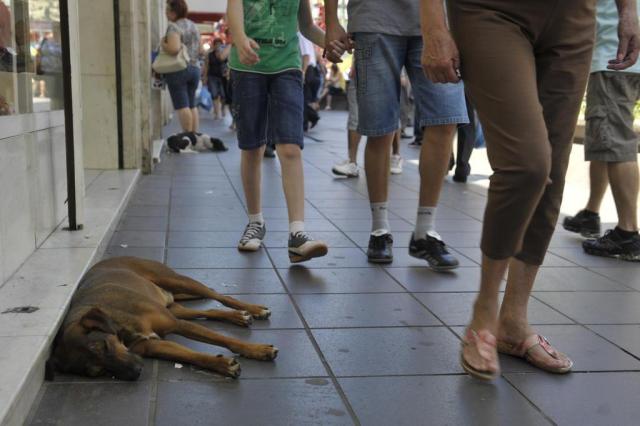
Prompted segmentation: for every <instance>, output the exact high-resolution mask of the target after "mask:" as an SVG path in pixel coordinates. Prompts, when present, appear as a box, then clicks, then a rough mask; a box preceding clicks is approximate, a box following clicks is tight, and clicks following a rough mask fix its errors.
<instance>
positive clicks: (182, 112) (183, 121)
mask: <svg viewBox="0 0 640 426" xmlns="http://www.w3.org/2000/svg"><path fill="white" fill-rule="evenodd" d="M176 114H178V121H180V126H181V127H182V130H183V131H185V132H193V115H192V113H191V110H190V109H189V108H181V109H179V110H176Z"/></svg>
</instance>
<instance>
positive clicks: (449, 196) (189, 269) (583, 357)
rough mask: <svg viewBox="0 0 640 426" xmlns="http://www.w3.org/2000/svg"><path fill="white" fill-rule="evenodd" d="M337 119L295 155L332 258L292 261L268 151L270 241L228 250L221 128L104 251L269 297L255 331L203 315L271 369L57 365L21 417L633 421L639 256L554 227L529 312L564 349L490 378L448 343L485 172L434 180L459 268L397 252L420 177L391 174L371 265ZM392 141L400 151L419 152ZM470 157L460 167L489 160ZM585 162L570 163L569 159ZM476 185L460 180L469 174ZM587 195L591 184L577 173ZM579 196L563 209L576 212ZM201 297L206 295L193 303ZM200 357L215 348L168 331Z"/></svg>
mask: <svg viewBox="0 0 640 426" xmlns="http://www.w3.org/2000/svg"><path fill="white" fill-rule="evenodd" d="M345 119H346V117H345V115H344V114H343V113H338V112H332V113H327V114H325V115H324V118H323V120H322V121H321V122H320V124H319V126H318V128H317V129H315V130H314V131H313V133H312V136H313V137H314V138H316V139H319V140H321V142H316V141H313V140H308V141H307V145H306V148H305V150H304V157H305V162H306V164H305V176H306V189H307V202H306V207H307V218H308V219H307V228H308V230H310V231H311V232H312V233H313V235H314V236H315V237H317V238H322V239H325V240H326V241H327V242H328V243H329V244H330V246H331V249H330V252H329V255H328V256H327V257H325V258H322V259H317V260H314V261H311V262H308V263H306V264H302V265H300V266H293V267H292V266H290V264H289V262H288V258H287V253H286V248H285V247H286V240H287V220H286V208H285V203H284V196H283V194H282V190H281V182H280V176H279V168H278V162H277V161H276V160H273V159H266V160H265V164H264V172H263V180H264V191H263V198H264V213H265V216H266V218H267V229H268V232H267V239H266V248H264V249H262V250H261V251H260V252H258V253H255V254H240V253H238V251H237V250H236V249H235V245H236V243H237V240H238V238H239V236H240V233H241V231H242V229H243V227H244V226H245V224H246V223H245V222H246V216H245V210H244V205H243V204H244V201H243V196H242V185H241V181H240V176H239V155H238V149H237V148H236V147H235V143H234V142H233V134H231V133H229V132H228V131H227V130H226V127H225V126H223V125H222V124H221V123H218V124H216V125H214V123H213V122H212V121H205V122H204V126H203V127H204V130H205V131H209V132H211V133H212V134H214V135H219V136H222V137H223V138H224V139H225V140H226V141H227V142H228V144H229V145H230V146H231V149H230V151H229V152H227V153H223V154H219V155H215V154H181V155H168V156H166V157H165V159H164V160H163V162H162V163H161V164H160V166H159V167H158V168H157V170H156V171H155V173H154V174H153V175H151V176H145V177H144V178H143V179H142V180H141V183H140V184H139V187H138V189H137V192H136V194H135V195H134V196H133V198H132V200H131V202H130V205H129V207H128V209H127V211H126V213H125V216H124V218H123V220H122V222H121V223H120V226H119V228H118V230H117V232H116V234H115V235H114V237H113V239H112V241H111V247H110V249H109V250H108V255H109V256H115V255H122V254H127V255H136V256H141V257H146V258H151V259H157V260H160V261H165V262H166V263H167V264H168V265H169V266H171V267H173V268H177V269H179V270H180V272H182V273H185V274H187V275H190V276H192V277H194V278H196V279H198V280H201V281H202V282H204V283H206V284H207V285H209V286H211V287H213V288H215V289H216V290H218V291H220V292H223V293H228V294H234V295H238V298H240V299H243V300H246V301H249V302H255V303H261V304H265V305H268V306H269V307H270V308H271V310H272V312H273V314H272V318H271V320H270V321H266V322H265V321H257V322H255V323H254V325H253V326H252V328H251V329H242V328H239V327H234V326H228V325H221V324H219V323H207V326H208V327H211V328H213V329H216V330H221V331H223V332H225V333H228V334H230V335H233V336H237V337H240V338H243V339H248V340H251V341H260V342H268V343H272V344H275V345H276V346H277V347H279V348H280V354H279V357H278V359H277V360H276V361H275V362H274V363H263V362H257V361H251V360H246V359H241V363H242V377H241V378H240V379H239V380H237V381H234V380H229V379H224V378H221V377H218V376H215V375H213V374H209V373H207V372H203V371H199V370H196V369H194V368H191V367H189V366H184V367H182V368H176V366H175V365H174V364H173V363H169V362H164V361H153V360H148V361H147V363H146V368H145V371H144V373H143V376H142V377H141V379H140V380H139V381H138V382H136V383H122V382H115V381H110V380H102V381H96V380H86V379H81V378H75V377H64V376H60V377H58V378H57V379H56V381H55V382H53V383H47V384H45V386H44V387H43V390H42V392H41V399H40V400H39V403H38V404H36V406H34V408H33V412H32V419H31V424H59V425H65V426H71V425H83V426H84V425H95V426H97V425H156V424H157V425H168V426H175V425H232V424H233V425H307V424H317V425H333V424H337V425H349V424H363V425H441V424H442V425H443V424H449V425H462V424H474V425H494V424H504V425H512V424H514V425H515V424H517V425H530V424H531V425H538V424H554V423H555V424H561V425H605V424H606V425H613V424H616V425H632V424H638V419H639V418H640V405H639V404H638V396H639V395H640V292H639V291H640V265H638V264H630V263H623V262H618V261H615V260H607V259H600V258H594V257H589V256H586V255H584V254H583V253H582V250H581V249H580V246H579V243H580V240H579V239H578V238H577V237H574V236H573V235H571V234H568V233H565V232H563V231H562V230H559V231H558V232H557V234H556V236H555V237H554V240H553V242H552V248H551V253H550V254H549V256H548V258H547V261H546V263H545V265H544V267H543V268H542V270H541V273H540V278H539V279H538V283H537V286H536V287H535V293H534V297H533V298H532V300H531V303H530V319H531V322H532V323H533V324H535V325H536V329H538V330H539V331H540V332H542V333H543V334H545V335H546V336H548V337H549V338H550V339H551V340H552V341H553V342H554V343H555V344H556V345H557V346H558V347H559V348H560V349H562V350H563V351H566V352H567V353H568V354H570V355H571V356H572V357H573V359H574V361H575V371H574V373H572V374H570V375H567V376H564V377H558V376H552V375H549V374H544V373H541V372H537V371H535V370H533V369H532V368H530V367H529V366H527V365H526V364H525V363H523V362H520V361H518V360H514V359H510V358H502V360H501V361H502V368H503V372H504V374H503V377H502V378H501V379H500V380H498V381H497V383H495V384H493V385H488V384H483V383H479V382H477V381H474V380H471V379H470V378H468V377H467V376H465V375H464V374H463V373H462V370H461V368H460V367H459V364H458V353H459V345H460V343H459V340H458V335H459V334H460V333H461V331H462V327H463V326H464V325H465V323H466V321H467V319H468V317H469V312H470V307H471V303H472V300H473V298H474V292H475V291H476V290H477V286H478V281H479V265H478V262H479V258H480V251H479V249H478V240H479V235H480V230H481V222H480V219H481V218H482V211H483V207H484V203H485V192H486V191H485V189H484V188H483V186H482V185H479V184H478V183H482V181H483V179H484V178H486V176H475V178H474V180H475V182H470V183H469V184H467V185H460V184H455V183H451V182H450V181H449V180H448V181H447V183H446V184H445V187H444V191H443V194H442V204H441V207H440V208H439V211H438V217H439V219H438V229H439V231H440V233H441V234H442V236H443V237H444V239H445V240H446V241H447V242H448V243H449V244H450V245H451V247H453V249H454V250H455V252H457V254H458V255H459V258H460V261H461V268H459V269H458V270H457V271H455V272H454V273H448V274H437V273H434V272H432V271H430V270H429V269H428V268H426V265H425V263H423V262H421V261H418V260H416V259H413V258H411V257H409V256H408V255H407V249H406V247H407V243H408V240H409V233H410V231H411V230H412V222H413V221H414V216H415V208H416V203H417V201H416V200H417V192H416V191H417V189H418V184H419V181H418V172H417V167H416V165H415V161H409V162H408V164H407V165H406V166H405V172H404V174H403V175H401V176H395V177H393V178H392V184H391V189H390V197H391V203H390V204H391V205H390V209H391V213H392V214H391V225H392V228H393V230H394V236H395V241H396V243H395V261H394V263H393V264H392V265H390V266H388V267H379V266H373V265H371V264H368V263H367V261H366V256H365V247H366V244H367V240H368V231H369V226H370V225H369V220H370V219H369V218H370V214H369V210H368V202H367V197H366V186H365V180H364V177H361V178H360V179H357V180H344V179H335V178H333V177H332V175H331V173H330V168H331V165H332V164H333V163H334V162H335V161H337V160H339V159H341V158H342V157H343V156H344V155H345V154H344V153H345V151H346V147H345V145H346V140H345V138H346V137H345V132H344V130H343V129H344V123H345ZM417 154H418V152H417V150H415V149H412V148H409V147H407V146H406V144H404V143H403V156H404V157H405V158H406V159H408V160H415V159H416V158H417ZM484 155H485V154H484V152H482V151H478V152H477V154H476V156H475V157H474V159H473V167H474V170H475V171H476V172H477V171H478V170H483V168H484V169H486V160H485V159H484ZM571 167H575V168H581V167H584V164H583V163H581V162H579V161H578V160H575V161H573V162H572V166H571ZM472 181H473V180H472ZM583 191H586V183H585V184H584V189H583ZM574 207H576V206H570V207H568V208H566V209H565V208H563V212H565V213H568V212H572V211H573V210H574ZM195 305H197V306H200V307H205V306H206V307H211V306H214V305H216V304H215V303H210V302H197V303H195ZM172 339H175V340H176V341H180V342H182V343H185V344H186V345H188V346H190V347H192V348H195V349H198V350H205V351H209V352H213V353H228V352H227V351H226V350H222V349H218V348H214V347H211V346H207V345H205V344H201V343H197V342H193V341H187V340H185V339H183V338H179V337H172Z"/></svg>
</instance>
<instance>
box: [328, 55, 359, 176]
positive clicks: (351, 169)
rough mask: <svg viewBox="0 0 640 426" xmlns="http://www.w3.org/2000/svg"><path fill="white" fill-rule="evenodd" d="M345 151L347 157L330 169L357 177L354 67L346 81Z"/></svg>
mask: <svg viewBox="0 0 640 426" xmlns="http://www.w3.org/2000/svg"><path fill="white" fill-rule="evenodd" d="M347 109H348V110H349V115H348V117H347V143H348V145H347V152H348V154H349V158H348V159H347V160H345V161H343V162H341V163H338V164H336V165H334V166H333V168H332V169H331V171H332V172H333V173H334V174H336V175H338V176H345V177H349V178H350V177H358V176H359V175H360V169H359V168H358V146H359V145H360V139H362V136H360V133H358V98H357V92H356V72H355V67H351V69H350V70H349V81H348V82H347Z"/></svg>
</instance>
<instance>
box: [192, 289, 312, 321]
mask: <svg viewBox="0 0 640 426" xmlns="http://www.w3.org/2000/svg"><path fill="white" fill-rule="evenodd" d="M235 298H236V299H239V300H242V301H243V302H247V303H253V304H256V305H263V306H266V307H268V308H269V309H270V310H271V317H270V318H269V319H268V320H260V321H258V320H256V321H254V322H253V324H252V325H251V328H254V329H261V328H262V329H266V328H302V327H303V326H302V322H301V321H300V317H299V316H298V313H297V312H296V311H295V308H294V307H293V304H292V303H291V299H290V298H289V296H288V295H286V294H244V295H240V296H236V297H235ZM181 304H183V305H184V306H186V307H189V308H193V309H226V308H224V307H223V306H222V304H220V303H219V302H216V301H214V300H194V301H185V302H181ZM202 325H204V326H206V327H209V328H225V329H228V328H232V329H233V328H236V327H237V326H235V325H233V324H229V325H223V324H222V323H220V322H217V321H203V322H202Z"/></svg>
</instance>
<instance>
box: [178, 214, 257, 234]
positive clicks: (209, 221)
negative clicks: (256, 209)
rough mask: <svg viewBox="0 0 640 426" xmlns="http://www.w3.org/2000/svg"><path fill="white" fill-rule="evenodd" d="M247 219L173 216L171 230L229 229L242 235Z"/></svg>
mask: <svg viewBox="0 0 640 426" xmlns="http://www.w3.org/2000/svg"><path fill="white" fill-rule="evenodd" d="M245 226H247V219H246V218H245V217H244V216H242V217H233V218H227V219H225V220H220V219H215V218H211V217H188V218H185V217H175V216H171V221H170V223H169V230H170V231H228V232H237V233H238V235H242V231H244V227H245Z"/></svg>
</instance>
